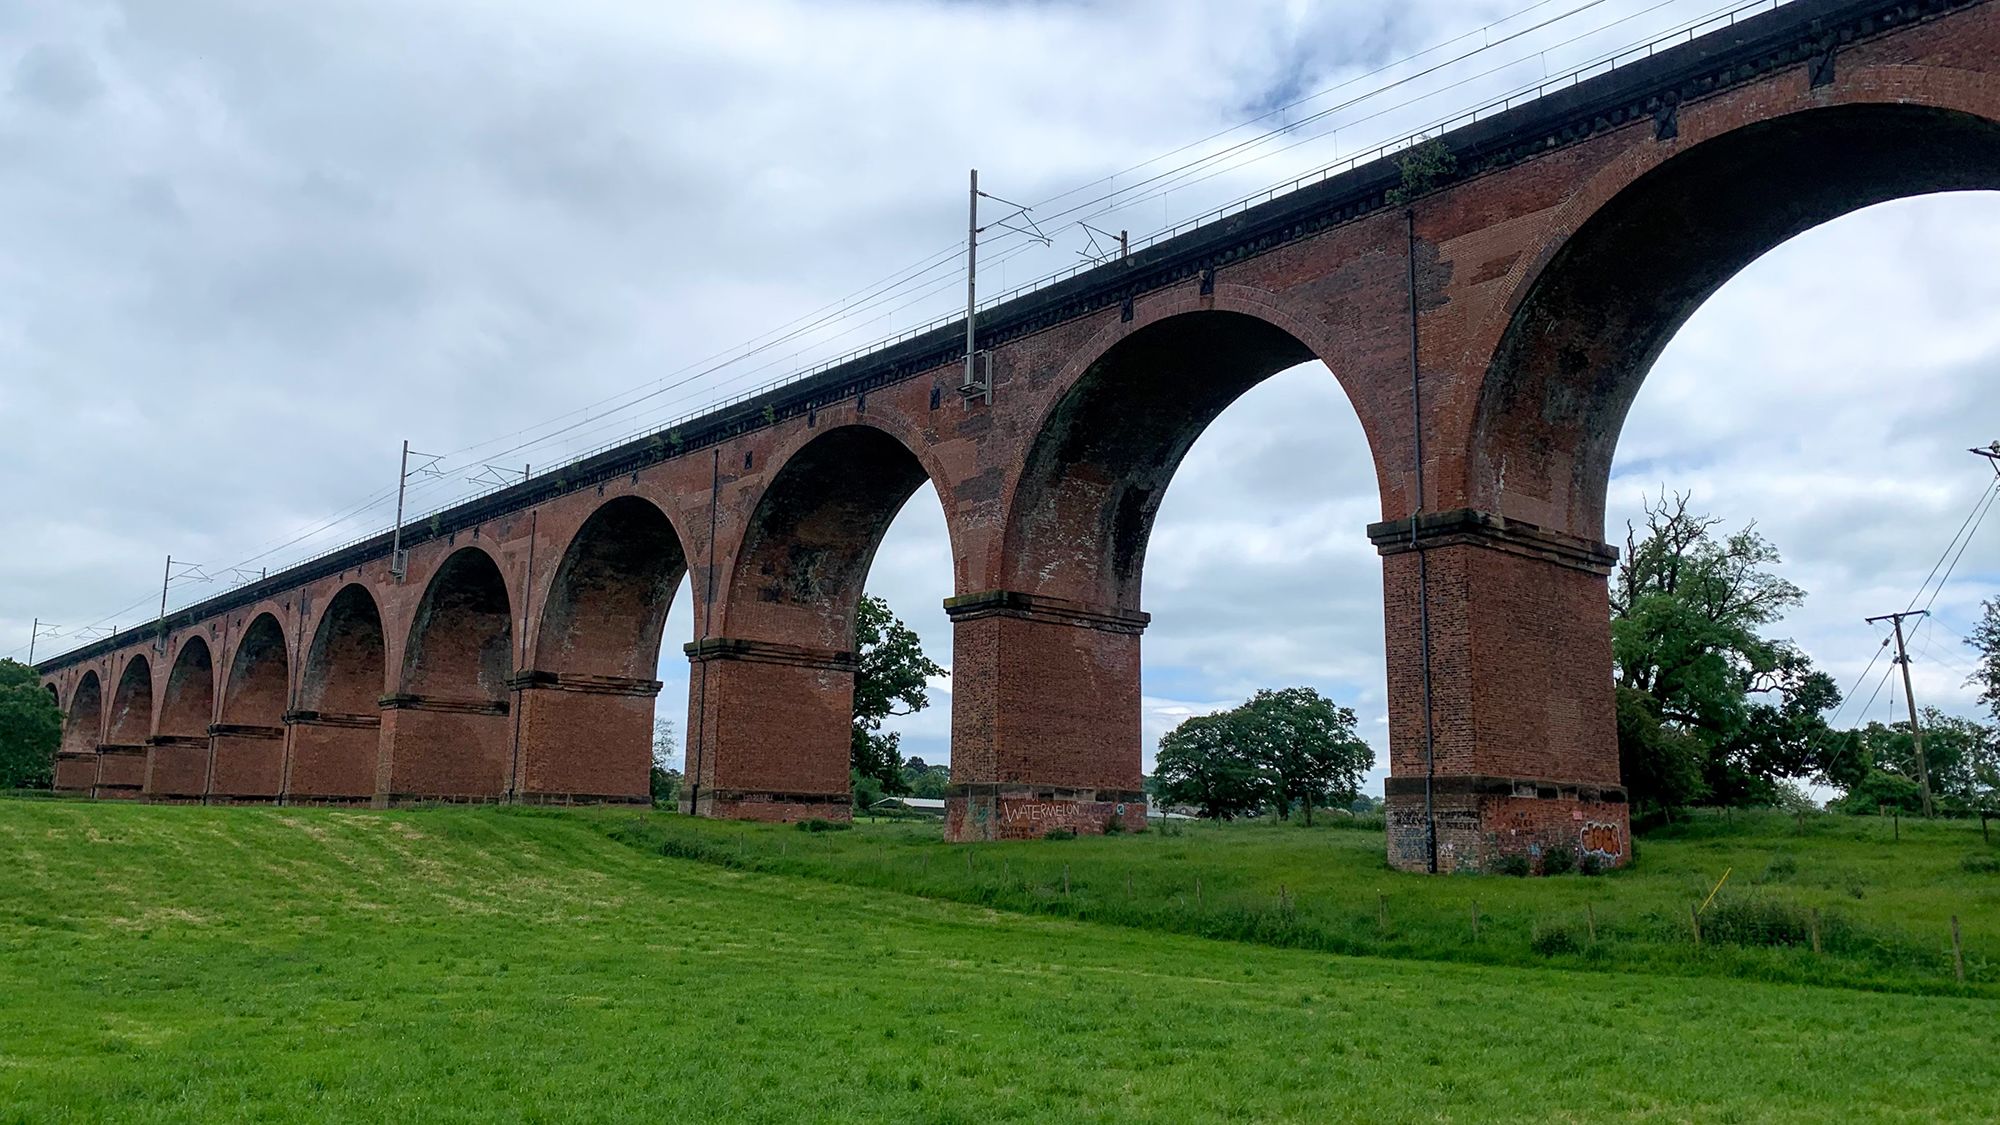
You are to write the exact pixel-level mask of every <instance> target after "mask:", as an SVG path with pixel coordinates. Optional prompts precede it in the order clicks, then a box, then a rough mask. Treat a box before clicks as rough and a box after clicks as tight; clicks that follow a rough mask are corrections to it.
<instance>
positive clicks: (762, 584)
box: [712, 421, 949, 650]
mask: <svg viewBox="0 0 2000 1125" xmlns="http://www.w3.org/2000/svg"><path fill="white" fill-rule="evenodd" d="M930 479H931V477H930V473H929V471H928V469H927V468H926V466H925V464H924V461H923V459H922V458H920V457H919V456H918V455H917V453H915V452H913V451H912V448H911V446H910V445H909V444H908V443H907V442H906V441H905V440H904V439H903V438H902V437H899V436H897V435H896V434H894V433H892V432H890V431H889V430H888V429H885V428H883V427H881V426H877V425H873V424H871V423H869V422H865V421H858V422H855V423H852V424H848V425H841V426H835V427H833V428H830V429H827V430H824V431H821V432H819V433H817V434H815V435H814V436H813V437H812V438H811V439H810V440H808V441H805V442H803V443H802V444H800V445H799V446H798V447H797V448H796V450H794V451H793V452H792V453H791V454H790V456H788V457H786V458H785V459H784V460H783V461H782V462H780V463H778V466H777V470H776V472H774V473H773V474H772V475H771V477H770V479H769V482H768V483H767V484H766V485H765V486H764V490H763V492H762V493H761V494H760V495H759V496H758V498H757V503H756V505H755V506H754V508H752V510H751V515H750V519H749V522H748V524H747V525H746V526H745V529H744V533H743V539H742V542H741V544H740V545H739V547H738V548H737V550H736V552H735V561H734V566H733V567H732V568H731V570H730V572H729V574H728V576H727V582H726V584H725V585H724V586H723V589H724V590H725V591H726V592H725V593H723V594H722V595H720V596H719V597H718V599H717V600H718V602H719V605H718V607H717V608H718V609H719V610H720V617H719V621H718V623H717V627H716V628H715V629H714V630H712V631H714V632H718V633H721V634H724V635H728V636H763V635H772V636H783V637H785V638H787V639H788V640H791V641H795V642H797V643H801V644H806V645H816V646H820V647H824V648H828V649H837V650H845V649H848V648H850V647H852V645H853V643H854V613H855V609H856V607H857V606H858V605H859V604H860V601H861V594H862V585H863V583H864V582H865V581H866V579H867V577H868V568H869V565H870V564H871V563H872V562H873V561H874V559H875V551H876V548H878V547H879V546H880V545H881V542H882V536H883V535H884V534H885V533H887V532H888V530H889V525H890V524H891V523H892V522H894V521H895V518H896V515H897V513H899V512H900V511H902V509H903V505H904V504H905V503H906V502H908V500H909V499H910V497H911V496H913V495H915V494H916V492H917V490H918V489H919V488H921V487H922V486H923V485H924V483H925V482H926V481H928V480H930ZM947 524H949V521H947Z"/></svg>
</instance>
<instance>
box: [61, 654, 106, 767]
mask: <svg viewBox="0 0 2000 1125" xmlns="http://www.w3.org/2000/svg"><path fill="white" fill-rule="evenodd" d="M103 727H104V689H103V687H102V686H101V685H100V684H99V683H98V679H97V673H96V672H95V671H94V670H93V671H86V672H85V673H84V674H83V676H82V678H81V679H79V680H77V682H76V688H75V689H74V690H72V691H71V692H70V695H69V708H68V710H67V711H66V712H65V713H64V717H63V735H62V752H63V753H65V754H88V753H90V752H91V751H93V750H95V749H97V740H98V736H99V734H100V732H101V731H102V730H103Z"/></svg>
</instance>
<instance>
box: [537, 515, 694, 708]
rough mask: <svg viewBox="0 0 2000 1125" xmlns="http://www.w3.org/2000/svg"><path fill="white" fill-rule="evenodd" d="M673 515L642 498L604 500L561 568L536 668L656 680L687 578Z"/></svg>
mask: <svg viewBox="0 0 2000 1125" xmlns="http://www.w3.org/2000/svg"><path fill="white" fill-rule="evenodd" d="M687 569H688V561H687V551H686V549H685V546H684V544H683V543H682V540H681V536H680V533H679V531H678V530H677V529H676V528H675V527H674V525H673V522H672V520H670V519H669V518H668V517H667V514H666V513H665V512H664V511H662V510H661V509H660V507H659V506H658V505H657V504H655V503H653V502H652V501H651V500H648V499H645V498H644V497H641V496H620V497H616V498H613V499H610V500H607V501H605V502H604V503H603V504H601V505H599V506H598V508H597V509H596V510H595V511H593V512H592V513H591V514H590V516H589V518H587V519H585V520H584V521H583V524H582V526H580V527H578V528H577V531H576V534H575V535H573V536H572V537H571V538H570V541H569V545H568V547H567V548H565V550H564V551H563V556H562V561H561V562H560V563H558V564H557V566H556V571H555V577H554V579H553V580H552V582H551V584H550V587H549V594H548V598H547V600H546V602H545V604H544V607H543V610H542V616H541V622H540V626H539V628H537V629H536V635H535V659H534V667H535V668H537V669H541V670H546V671H553V672H558V673H578V674H588V675H596V676H617V677H627V678H636V679H651V678H652V675H653V671H654V670H655V669H656V668H657V667H658V666H659V662H660V642H661V634H662V631H663V630H664V628H665V626H666V620H667V610H668V608H669V606H670V605H671V603H672V601H673V597H674V591H675V590H677V589H678V588H679V587H680V583H681V579H682V578H683V577H684V576H685V575H686V574H687Z"/></svg>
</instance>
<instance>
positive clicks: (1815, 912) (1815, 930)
mask: <svg viewBox="0 0 2000 1125" xmlns="http://www.w3.org/2000/svg"><path fill="white" fill-rule="evenodd" d="M1809 917H1810V919H1811V921H1812V947H1813V955H1814V956H1815V957H1817V956H1818V955H1819V907H1817V906H1815V907H1813V908H1812V913H1811V914H1810V915H1809Z"/></svg>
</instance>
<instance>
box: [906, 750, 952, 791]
mask: <svg viewBox="0 0 2000 1125" xmlns="http://www.w3.org/2000/svg"><path fill="white" fill-rule="evenodd" d="M903 789H904V792H906V793H908V794H909V795H910V796H912V797H931V798H937V797H942V796H944V795H945V794H946V793H948V792H950V791H951V767H950V766H947V765H935V766H934V765H930V764H929V763H927V762H925V761H924V760H923V759H922V758H911V759H909V760H908V761H906V762H904V763H903Z"/></svg>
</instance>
